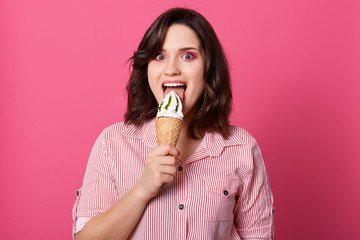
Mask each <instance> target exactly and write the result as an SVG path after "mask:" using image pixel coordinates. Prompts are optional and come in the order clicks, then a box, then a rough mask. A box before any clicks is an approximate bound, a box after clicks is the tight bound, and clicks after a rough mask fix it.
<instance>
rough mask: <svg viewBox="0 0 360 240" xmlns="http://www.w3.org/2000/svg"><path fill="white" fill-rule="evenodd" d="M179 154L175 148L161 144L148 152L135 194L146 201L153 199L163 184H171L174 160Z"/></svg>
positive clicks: (173, 175)
mask: <svg viewBox="0 0 360 240" xmlns="http://www.w3.org/2000/svg"><path fill="white" fill-rule="evenodd" d="M179 155H180V152H179V151H178V150H177V148H176V147H174V146H171V145H169V144H162V145H160V146H158V147H157V148H155V149H154V150H153V151H151V152H149V153H148V155H147V160H146V164H145V167H144V171H143V174H142V176H141V179H140V181H139V182H138V183H137V185H136V188H137V192H138V193H140V194H141V196H142V197H144V198H145V199H147V200H150V199H151V198H153V197H155V196H156V195H157V194H158V193H159V191H160V189H161V187H162V186H163V185H164V184H167V185H169V184H171V183H172V182H173V181H174V178H175V174H176V159H177V158H178V157H179Z"/></svg>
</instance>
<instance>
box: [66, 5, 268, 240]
mask: <svg viewBox="0 0 360 240" xmlns="http://www.w3.org/2000/svg"><path fill="white" fill-rule="evenodd" d="M131 60H132V67H133V70H132V73H131V77H130V80H129V83H128V85H127V91H128V107H127V112H126V114H125V122H124V123H117V124H115V125H112V126H110V127H108V128H106V129H105V130H104V131H103V132H102V133H101V135H100V136H99V138H98V139H97V141H96V143H95V145H94V147H93V149H92V152H91V155H90V159H89V162H88V165H87V169H86V173H85V177H84V182H83V186H82V187H81V189H80V190H79V191H78V197H77V200H76V202H75V205H74V209H73V215H74V228H73V233H74V234H75V239H76V240H81V239H272V238H273V237H272V236H273V199H272V193H271V190H270V187H269V181H268V177H267V173H266V170H265V166H264V162H263V160H262V157H261V153H260V149H259V147H258V145H257V143H256V141H255V140H254V138H252V137H251V135H250V134H249V133H247V132H246V131H245V130H243V129H241V128H239V127H235V126H231V125H229V122H228V116H229V113H230V104H231V90H230V84H229V73H228V66H227V62H226V58H225V56H224V53H223V50H222V48H221V45H220V43H219V40H218V38H217V36H216V34H215V32H214V30H213V28H212V27H211V25H210V24H209V23H208V21H207V20H206V19H205V18H204V17H203V16H201V15H200V14H199V13H197V12H195V11H193V10H189V9H183V8H175V9H170V10H168V11H166V12H164V13H163V14H162V15H160V16H159V17H158V18H157V19H156V20H155V22H154V23H153V24H152V25H151V26H150V27H149V29H148V30H147V31H146V33H145V35H144V37H143V39H142V41H141V42H140V44H139V47H138V49H137V51H136V52H135V53H134V55H133V57H132V58H131ZM167 83H177V84H178V85H180V86H178V87H168V85H167ZM169 90H174V91H175V92H176V93H177V94H178V95H179V96H180V98H181V100H182V103H183V113H184V120H183V124H182V127H181V132H180V135H179V140H178V143H177V145H176V146H170V145H167V144H163V145H160V146H157V142H156V132H155V124H154V118H155V116H156V113H157V107H158V104H159V103H160V102H161V101H162V99H163V97H164V95H165V94H166V93H167V92H168V91H169Z"/></svg>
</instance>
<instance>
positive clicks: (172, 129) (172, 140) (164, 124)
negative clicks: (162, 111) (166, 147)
mask: <svg viewBox="0 0 360 240" xmlns="http://www.w3.org/2000/svg"><path fill="white" fill-rule="evenodd" d="M181 123H182V120H180V119H178V118H172V117H159V118H156V119H155V127H156V137H157V142H158V145H161V144H164V143H167V144H170V145H172V146H176V142H177V140H178V137H179V133H180V127H181Z"/></svg>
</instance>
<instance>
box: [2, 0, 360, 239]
mask: <svg viewBox="0 0 360 240" xmlns="http://www.w3.org/2000/svg"><path fill="white" fill-rule="evenodd" d="M217 2H221V3H217ZM359 3H360V2H359V1H356V0H354V1H351V0H343V1H342V0H338V1H329V0H323V1H314V0H291V1H289V0H278V1H265V0H248V1H238V0H233V1H230V0H222V1H214V2H209V1H208V0H201V1H191V0H182V1H180V0H179V1H163V0H157V1H139V0H132V1H127V2H126V3H124V2H123V1H114V0H109V1H102V2H101V1H93V0H92V1H89V0H86V1H85V0H76V1H74V0H62V1H60V0H59V1H48V0H32V1H25V0H2V1H1V2H0V79H1V83H0V84H1V85H0V108H1V116H0V117H1V118H0V121H1V122H0V123H1V125H0V139H1V143H0V148H1V149H0V150H1V153H0V154H1V155H0V160H1V161H0V164H1V165H0V184H1V185H0V187H1V189H0V194H1V195H0V196H1V197H0V203H1V205H0V212H1V217H0V219H1V220H0V221H1V222H0V239H54V240H57V239H71V224H72V220H71V209H72V205H73V203H74V201H75V197H76V190H77V188H79V187H80V186H81V184H82V178H83V175H84V172H85V167H86V163H87V160H88V156H89V153H90V150H91V148H92V145H93V143H94V141H95V139H96V137H97V136H98V134H99V133H100V131H101V130H102V129H103V128H105V127H106V126H109V125H110V124H113V123H115V122H118V121H122V120H123V114H124V110H125V106H126V92H125V90H124V88H125V84H126V82H127V79H128V76H129V71H128V65H127V64H126V61H127V59H128V58H129V57H130V56H131V55H132V52H133V51H134V50H135V49H136V47H137V44H138V43H139V41H140V39H141V37H142V35H143V33H144V32H145V30H146V29H147V27H148V26H149V25H150V23H151V22H152V21H153V20H154V19H155V18H156V17H157V16H158V15H159V14H160V13H161V12H162V11H164V10H165V9H167V8H169V7H174V6H182V7H191V8H194V9H196V10H198V11H199V12H200V13H202V14H204V16H206V17H207V19H208V20H209V21H210V22H211V23H212V25H213V27H214V28H215V30H216V32H217V34H218V36H219V38H220V40H221V42H222V44H223V47H224V49H225V51H226V54H227V56H228V59H229V62H230V66H231V72H232V86H233V94H234V107H233V113H232V115H231V122H232V123H233V124H236V125H239V126H242V127H244V128H245V129H247V130H248V131H250V132H251V133H252V134H253V135H254V137H255V138H256V139H257V140H258V142H259V144H260V146H261V149H262V153H263V157H264V159H265V163H266V167H267V170H268V174H269V177H270V183H271V187H272V190H273V194H274V198H275V208H276V209H275V214H276V216H275V229H276V231H275V236H276V239H292V240H294V239H295V240H297V239H357V238H358V237H356V236H357V235H358V230H357V229H358V225H359V214H360V207H359V203H360V186H359V185H360V184H359V183H360V177H359V174H358V173H359V169H360V154H359V145H360V137H359V136H360V124H359V123H360V106H359V105H360V96H359V93H358V92H359V90H360V84H359V81H360V4H359Z"/></svg>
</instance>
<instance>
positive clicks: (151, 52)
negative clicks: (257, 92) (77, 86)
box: [125, 8, 232, 139]
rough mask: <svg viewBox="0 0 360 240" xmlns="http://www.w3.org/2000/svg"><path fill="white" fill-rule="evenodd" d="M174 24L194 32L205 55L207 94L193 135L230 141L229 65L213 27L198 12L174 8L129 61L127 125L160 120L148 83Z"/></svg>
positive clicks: (158, 21)
mask: <svg viewBox="0 0 360 240" xmlns="http://www.w3.org/2000/svg"><path fill="white" fill-rule="evenodd" d="M173 24H183V25H185V26H187V27H189V28H191V29H192V30H194V32H195V33H196V34H197V36H198V38H199V40H200V42H201V46H202V48H203V49H204V52H205V69H204V79H205V90H204V92H203V94H202V96H201V97H200V101H199V102H198V106H197V111H196V112H195V114H194V116H193V119H192V120H191V122H190V125H189V134H190V136H191V137H192V138H194V139H198V138H199V137H200V136H202V135H203V134H204V133H205V132H218V133H220V134H221V135H222V136H223V137H224V138H225V139H227V138H228V137H229V135H230V124H229V120H228V118H229V114H230V110H231V99H232V94H231V89H230V76H229V69H228V63H227V60H226V57H225V54H224V51H223V49H222V47H221V44H220V42H219V40H218V38H217V36H216V33H215V31H214V29H213V28H212V26H211V25H210V23H209V22H208V21H207V20H206V19H205V18H204V17H203V16H202V15H201V14H199V13H198V12H196V11H194V10H191V9H185V8H172V9H169V10H167V11H166V12H164V13H162V14H161V15H160V16H159V17H158V18H157V19H156V20H155V21H154V22H153V23H152V24H151V26H150V27H149V28H148V29H147V31H146V32H145V34H144V36H143V38H142V40H141V42H140V44H139V46H138V49H137V51H135V52H134V55H133V56H132V57H131V58H130V59H129V61H130V62H131V64H132V71H131V75H130V79H129V82H128V84H127V86H126V90H127V93H128V106H127V112H126V113H125V123H126V124H134V125H135V126H141V125H142V124H143V123H145V122H146V121H148V120H150V119H153V118H154V117H155V116H156V113H157V106H158V103H157V101H156V99H155V96H154V95H153V93H152V91H151V89H150V86H149V83H148V77H147V67H148V63H149V61H150V60H151V59H152V58H153V57H154V56H155V55H156V54H157V53H158V52H159V51H160V50H161V47H162V44H163V41H164V37H165V33H166V30H167V29H168V28H169V27H170V26H171V25H173Z"/></svg>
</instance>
